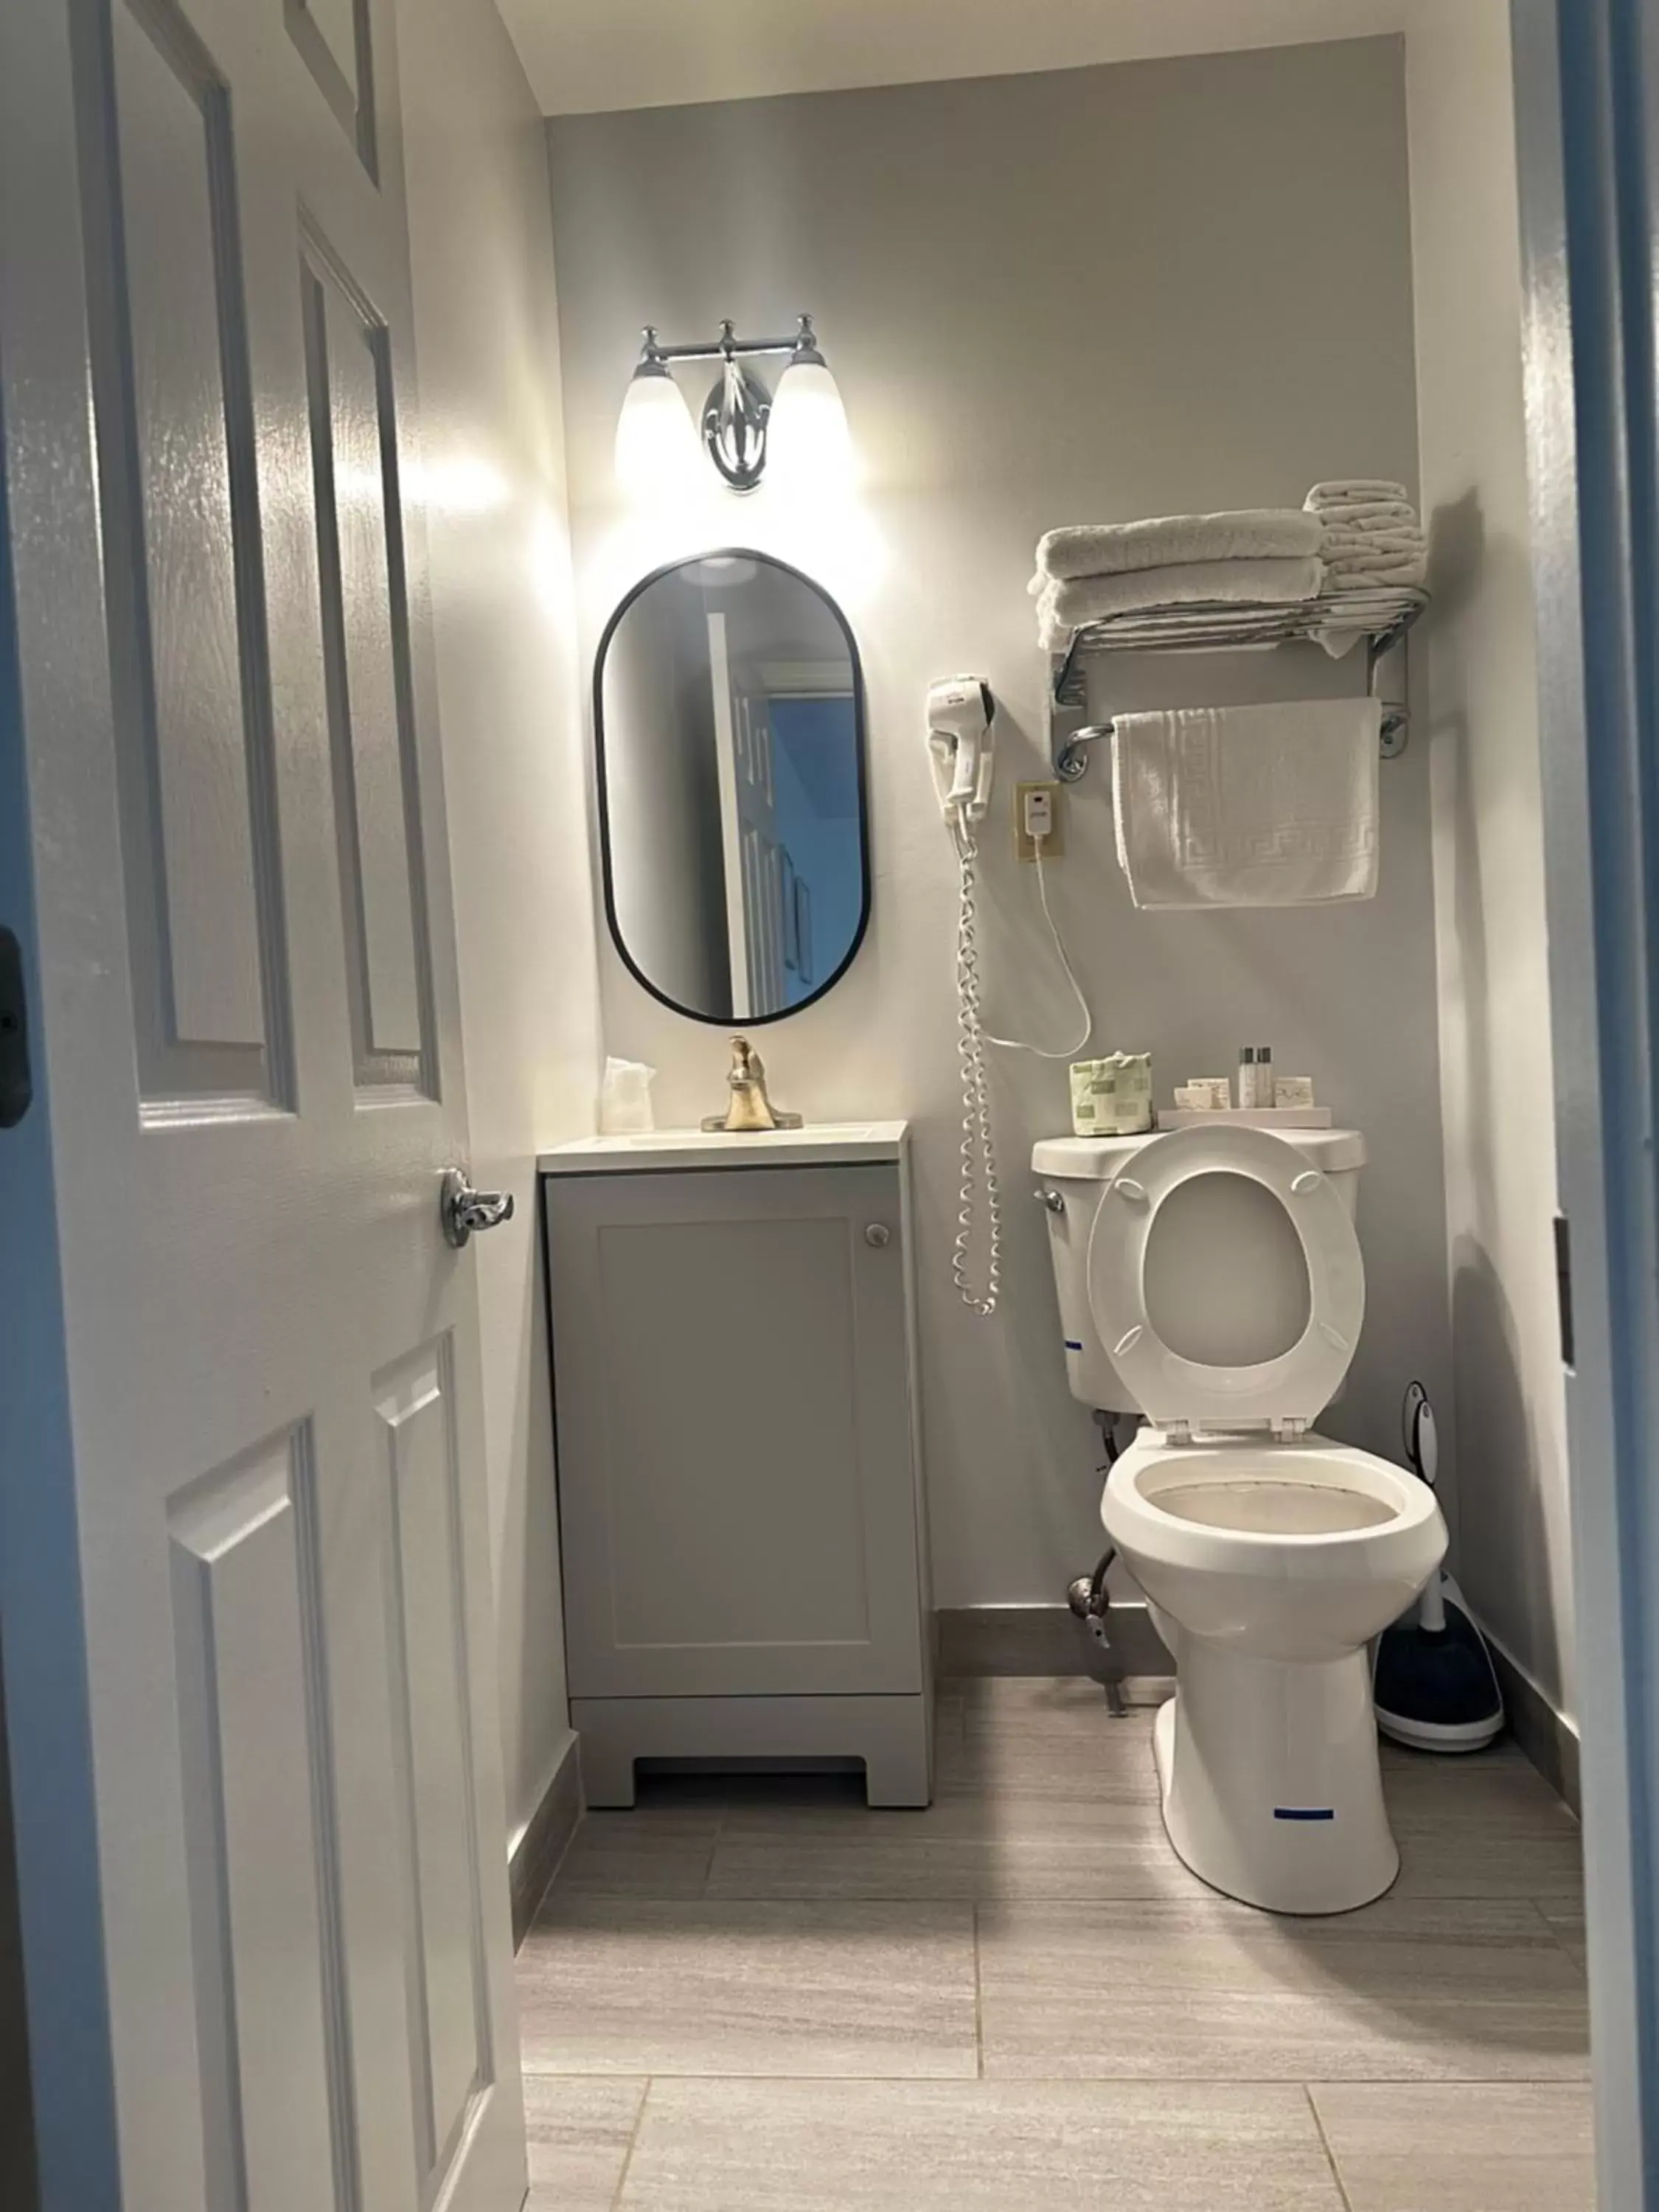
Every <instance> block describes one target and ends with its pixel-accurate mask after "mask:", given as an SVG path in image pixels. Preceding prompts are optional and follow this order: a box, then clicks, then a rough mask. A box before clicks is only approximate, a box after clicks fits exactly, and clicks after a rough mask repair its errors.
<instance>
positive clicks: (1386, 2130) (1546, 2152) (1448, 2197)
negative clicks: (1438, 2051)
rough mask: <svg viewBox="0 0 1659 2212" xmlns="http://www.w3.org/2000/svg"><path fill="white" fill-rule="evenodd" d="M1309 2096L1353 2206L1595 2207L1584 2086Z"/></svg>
mask: <svg viewBox="0 0 1659 2212" xmlns="http://www.w3.org/2000/svg"><path fill="white" fill-rule="evenodd" d="M1311 2095H1312V2097H1313V2100H1314V2105H1315V2107H1316V2110H1317V2112H1318V2114H1319V2118H1320V2122H1321V2124H1322V2126H1323V2128H1324V2130H1325V2136H1326V2140H1327V2141H1328V2143H1329V2145H1330V2148H1331V2154H1332V2156H1333V2157H1334V2160H1335V2161H1336V2166H1337V2171H1338V2172H1339V2173H1340V2175H1341V2177H1342V2185H1343V2187H1344V2188H1345V2189H1346V2191H1347V2195H1348V2203H1349V2206H1350V2208H1351V2212H1595V2172H1594V2160H1593V2156H1592V2146H1591V2139H1590V2133H1591V2131H1590V2118H1591V2116H1590V2093H1589V2087H1588V2085H1586V2084H1581V2083H1577V2082H1538V2081H1534V2082H1528V2083H1526V2084H1524V2085H1521V2084H1492V2083H1486V2082H1483V2083H1480V2084H1475V2085H1469V2084H1457V2085H1450V2084H1446V2083H1425V2082H1414V2083H1413V2084H1412V2085H1411V2086H1410V2087H1392V2086H1389V2085H1386V2084H1371V2085H1362V2084H1358V2083H1341V2084H1337V2085H1332V2086H1326V2085H1323V2084H1321V2085H1318V2086H1316V2087H1315V2088H1314V2089H1313V2090H1312V2091H1311Z"/></svg>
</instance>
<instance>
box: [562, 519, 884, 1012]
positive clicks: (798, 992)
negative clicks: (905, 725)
mask: <svg viewBox="0 0 1659 2212" xmlns="http://www.w3.org/2000/svg"><path fill="white" fill-rule="evenodd" d="M593 717H594V726H595V731H596V735H597V744H598V755H599V826H600V835H601V838H602V841H603V847H604V852H603V858H604V865H605V911H606V914H607V915H608V916H609V919H610V922H611V935H612V936H613V937H614V938H615V939H616V941H617V951H619V952H620V953H621V954H622V957H623V959H624V960H625V961H626V962H627V963H628V965H629V968H630V969H632V971H633V973H634V974H635V976H636V977H637V978H638V979H639V981H641V983H643V984H644V986H645V987H646V989H647V991H650V992H652V993H653V994H654V995H655V996H656V997H657V998H659V999H660V1000H662V1001H663V1003H664V1004H665V1006H672V1007H673V1008H675V1010H676V1011H677V1012H679V1013H682V1014H689V1015H690V1016H691V1018H693V1019H694V1020H696V1021H701V1022H745V1023H754V1022H767V1021H775V1020H776V1019H777V1018H779V1017H780V1016H781V1015H783V1014H788V1013H793V1012H795V1011H796V1010H797V1009H798V1008H799V1007H801V1006H810V1005H811V1002H812V1000H814V999H817V998H822V996H823V994H824V993H825V992H826V991H827V990H829V987H830V986H831V985H832V984H833V983H835V982H836V981H839V979H840V977H841V976H842V975H843V974H844V972H845V971H846V969H847V966H848V962H849V961H850V960H851V959H852V957H853V955H854V953H855V952H856V951H857V950H858V947H859V940H860V938H861V937H862V936H863V934H864V927H865V923H866V920H867V919H868V916H869V910H870V867H869V854H868V845H867V840H866V821H865V791H864V686H863V681H862V678H861V677H860V671H859V658H858V650H857V647H855V646H854V642H853V634H852V632H851V630H850V629H848V626H847V622H846V618H845V617H844V616H843V615H842V611H841V610H840V608H839V607H838V606H836V603H835V601H834V600H833V599H830V598H829V595H828V594H827V593H826V592H822V591H820V590H819V588H818V586H817V585H816V584H815V583H813V582H812V580H811V578H810V577H808V576H804V575H802V574H801V573H800V571H799V569H797V568H790V567H788V566H787V564H786V563H785V562H781V561H775V560H773V559H771V558H770V557H769V556H768V555H766V554H764V553H750V552H744V551H741V550H726V551H722V552H718V553H707V554H702V555H700V556H698V557H697V558H696V559H695V560H690V561H680V562H676V563H675V564H674V565H673V566H672V567H671V568H659V570H658V571H657V573H656V574H654V575H651V576H647V578H646V579H645V580H644V581H643V582H642V583H641V584H637V585H635V587H634V589H633V590H632V591H631V592H629V595H628V597H627V598H626V599H624V600H623V603H622V605H620V606H619V607H618V608H617V611H616V612H615V614H613V615H612V616H611V620H610V622H609V623H607V624H606V626H605V635H604V637H603V638H602V639H601V641H600V643H599V659H598V662H597V664H596V666H595V669H594V676H593Z"/></svg>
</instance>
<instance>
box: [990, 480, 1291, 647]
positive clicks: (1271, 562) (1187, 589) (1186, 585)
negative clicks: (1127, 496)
mask: <svg viewBox="0 0 1659 2212" xmlns="http://www.w3.org/2000/svg"><path fill="white" fill-rule="evenodd" d="M1324 531H1325V525H1324V522H1323V520H1322V517H1321V516H1319V515H1318V514H1316V513H1313V512H1312V511H1311V510H1310V509H1306V508H1303V509H1298V508H1296V507H1248V508H1243V509H1241V510H1239V511H1238V512H1237V513H1227V514H1172V515H1163V516H1158V517H1155V518H1153V519H1152V520H1146V521H1141V522H1121V523H1110V524H1099V525H1076V526H1071V527H1068V528H1066V529H1062V530H1051V531H1049V532H1048V534H1047V535H1046V536H1045V537H1044V538H1042V539H1041V540H1040V541H1039V543H1038V545H1037V550H1036V561H1037V572H1036V575H1035V576H1033V577H1032V579H1031V582H1030V592H1031V595H1032V597H1033V598H1034V599H1036V602H1037V633H1038V637H1039V641H1040V642H1041V643H1042V647H1043V648H1044V650H1045V651H1048V652H1063V651H1064V649H1065V647H1066V645H1067V644H1068V643H1069V642H1070V640H1071V634H1072V632H1073V630H1074V629H1079V628H1080V627H1081V625H1082V624H1084V623H1091V622H1104V621H1107V620H1109V619H1112V618H1115V617H1121V616H1133V615H1135V614H1139V613H1142V612H1144V611H1147V610H1149V609H1152V608H1161V607H1180V606H1193V605H1216V604H1218V603H1224V604H1225V603H1231V604H1232V605H1245V604H1255V605H1279V606H1282V605H1287V604H1289V603H1292V602H1295V601H1297V600H1301V599H1316V598H1317V597H1318V594H1319V589H1320V586H1321V584H1322V582H1323V581H1324V575H1325V571H1324V568H1323V566H1322V563H1321V562H1320V559H1319V548H1320V545H1321V543H1322V539H1323V537H1324Z"/></svg>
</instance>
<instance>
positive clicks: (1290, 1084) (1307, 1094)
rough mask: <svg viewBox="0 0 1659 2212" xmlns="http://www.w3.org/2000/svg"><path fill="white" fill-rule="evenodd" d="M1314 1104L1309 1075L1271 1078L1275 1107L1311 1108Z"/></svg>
mask: <svg viewBox="0 0 1659 2212" xmlns="http://www.w3.org/2000/svg"><path fill="white" fill-rule="evenodd" d="M1313 1103H1314V1087H1313V1078H1312V1076H1311V1075H1276V1076H1274V1078H1273V1104H1274V1105H1275V1106H1295V1107H1304V1106H1311V1105H1312V1104H1313Z"/></svg>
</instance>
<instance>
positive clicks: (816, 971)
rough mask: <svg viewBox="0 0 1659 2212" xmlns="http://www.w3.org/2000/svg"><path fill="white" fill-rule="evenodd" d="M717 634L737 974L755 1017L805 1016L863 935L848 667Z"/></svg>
mask: <svg viewBox="0 0 1659 2212" xmlns="http://www.w3.org/2000/svg"><path fill="white" fill-rule="evenodd" d="M708 667H709V678H710V683H711V686H712V689H713V692H714V732H715V744H716V749H717V754H718V758H719V769H720V801H721V804H720V816H721V848H722V852H721V857H722V860H723V863H724V872H725V878H726V931H727V937H728V941H729V946H730V957H731V965H732V975H733V976H734V977H735V976H739V975H740V976H743V977H744V978H745V979H746V981H747V985H748V994H749V1006H750V1009H753V1010H762V1009H771V1008H775V1007H782V1006H799V1005H800V1004H801V1002H802V1001H803V1000H805V999H808V998H810V997H811V995H812V993H813V991H814V989H815V988H816V986H817V978H818V977H819V975H822V974H823V973H825V972H826V971H827V969H828V968H829V966H831V965H833V964H834V960H835V958H836V957H839V954H840V950H841V948H842V947H844V946H845V945H848V944H849V943H850V942H851V941H852V939H854V937H855V936H856V934H857V933H858V926H859V918H860V908H861V906H862V886H861V884H860V881H859V880H858V878H857V875H856V873H855V872H854V871H852V870H850V869H849V868H848V865H847V856H848V849H849V845H850V846H851V848H852V849H854V851H855V850H856V849H857V841H858V837H859V781H858V766H857V763H858V753H857V743H856V721H855V715H854V700H853V694H852V691H851V690H850V688H849V686H848V681H847V673H846V669H845V665H844V664H836V663H834V662H824V663H813V662H806V661H801V662H769V661H764V660H762V661H754V660H750V659H745V658H743V657H740V656H737V655H734V654H733V653H732V650H731V644H730V639H729V635H728V632H727V627H726V617H725V615H724V614H723V613H722V612H720V611H711V612H710V613H709V615H708ZM826 954H828V955H829V957H827V958H826V957H825V955H826Z"/></svg>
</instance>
